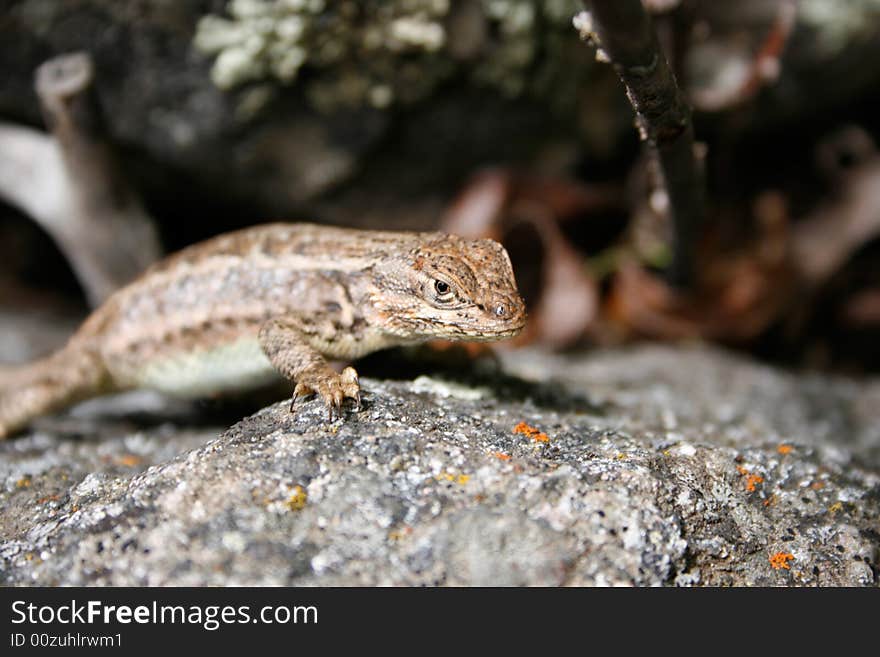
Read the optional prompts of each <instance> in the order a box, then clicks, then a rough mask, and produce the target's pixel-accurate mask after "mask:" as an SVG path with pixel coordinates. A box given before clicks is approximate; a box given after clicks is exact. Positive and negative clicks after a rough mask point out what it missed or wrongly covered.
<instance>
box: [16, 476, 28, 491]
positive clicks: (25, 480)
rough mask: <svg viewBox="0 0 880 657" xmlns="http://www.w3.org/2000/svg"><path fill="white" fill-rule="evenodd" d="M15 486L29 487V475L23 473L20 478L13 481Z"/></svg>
mask: <svg viewBox="0 0 880 657" xmlns="http://www.w3.org/2000/svg"><path fill="white" fill-rule="evenodd" d="M15 487H16V488H30V487H31V476H30V475H25V476H24V477H22V478H21V479H19V480H18V481H16V482H15Z"/></svg>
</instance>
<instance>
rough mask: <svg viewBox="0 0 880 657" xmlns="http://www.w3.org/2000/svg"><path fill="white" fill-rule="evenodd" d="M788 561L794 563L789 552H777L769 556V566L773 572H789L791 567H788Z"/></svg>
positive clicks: (792, 556)
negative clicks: (782, 570)
mask: <svg viewBox="0 0 880 657" xmlns="http://www.w3.org/2000/svg"><path fill="white" fill-rule="evenodd" d="M789 561H794V555H793V554H791V553H790V552H777V553H776V554H771V555H770V566H771V567H772V568H773V570H779V569H780V568H784V569H785V570H791V567H790V566H789V565H788V562H789Z"/></svg>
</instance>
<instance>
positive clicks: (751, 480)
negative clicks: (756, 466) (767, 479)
mask: <svg viewBox="0 0 880 657" xmlns="http://www.w3.org/2000/svg"><path fill="white" fill-rule="evenodd" d="M736 471H737V472H739V473H740V474H741V475H742V476H744V477H745V478H746V490H747V491H749V492H750V493H754V492H755V490H756V488H755V487H756V486H757V485H758V484H761V483H763V482H764V477H762V476H761V475H756V474H752V473H751V472H749V469H748V468H744V467H743V466H741V465H738V466H736Z"/></svg>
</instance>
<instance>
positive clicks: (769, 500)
mask: <svg viewBox="0 0 880 657" xmlns="http://www.w3.org/2000/svg"><path fill="white" fill-rule="evenodd" d="M775 503H776V495H771V496H770V497H768V498H767V499H766V500H764V506H770V505H771V504H775Z"/></svg>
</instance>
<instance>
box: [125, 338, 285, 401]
mask: <svg viewBox="0 0 880 657" xmlns="http://www.w3.org/2000/svg"><path fill="white" fill-rule="evenodd" d="M108 368H109V369H110V371H111V373H112V374H113V377H114V379H116V381H117V383H119V384H120V386H121V387H136V388H151V389H153V390H158V391H160V392H164V393H166V394H169V395H174V396H177V397H206V396H213V395H216V394H220V393H227V392H243V391H246V390H253V389H255V388H259V387H261V386H263V385H266V384H269V383H272V382H273V381H279V380H281V375H280V374H278V372H277V371H276V370H275V369H274V368H273V367H272V364H271V363H270V362H269V359H268V358H266V355H265V354H264V353H263V351H262V350H261V349H260V345H259V342H258V341H257V337H256V336H246V337H241V338H239V339H238V340H235V341H232V342H228V343H225V344H220V345H217V346H214V347H211V348H205V349H198V350H193V351H180V352H176V353H167V354H162V355H157V357H154V358H152V359H150V360H149V361H148V362H143V363H139V364H137V365H136V366H134V365H132V364H130V363H117V364H115V365H114V364H113V363H108Z"/></svg>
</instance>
